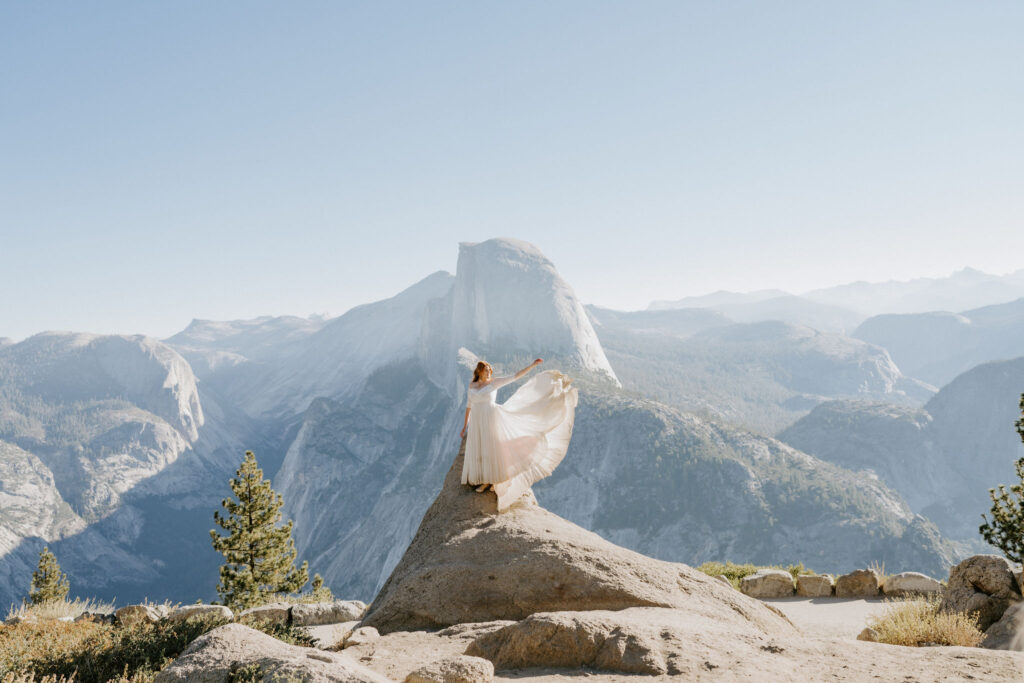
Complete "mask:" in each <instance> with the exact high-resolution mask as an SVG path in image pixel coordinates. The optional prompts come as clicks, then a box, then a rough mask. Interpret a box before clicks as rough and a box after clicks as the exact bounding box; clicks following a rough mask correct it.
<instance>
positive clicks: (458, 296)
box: [451, 238, 618, 382]
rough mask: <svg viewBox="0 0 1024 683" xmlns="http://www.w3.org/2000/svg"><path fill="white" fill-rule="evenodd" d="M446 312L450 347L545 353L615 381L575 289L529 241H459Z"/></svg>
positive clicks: (478, 351)
mask: <svg viewBox="0 0 1024 683" xmlns="http://www.w3.org/2000/svg"><path fill="white" fill-rule="evenodd" d="M451 314H452V318H451V331H452V334H453V338H452V341H453V342H454V344H455V349H458V348H461V347H466V348H468V349H470V350H471V351H473V352H474V353H476V354H477V355H481V356H483V355H485V354H488V353H490V354H498V355H499V356H502V357H506V358H509V357H515V356H533V355H540V356H544V355H551V356H556V357H559V358H562V359H565V360H567V361H569V362H570V364H572V365H576V366H578V367H580V368H583V369H585V370H589V371H592V372H595V373H597V374H600V375H605V376H607V377H609V378H611V379H612V380H614V381H616V382H617V381H618V380H617V379H616V377H615V372H614V371H613V370H612V367H611V365H610V364H609V363H608V359H607V358H606V357H605V354H604V349H602V348H601V343H600V342H599V341H598V339H597V334H596V333H595V332H594V328H593V326H592V325H591V323H590V319H589V318H588V316H587V314H586V311H585V310H584V308H583V304H582V303H581V302H580V301H579V299H578V298H577V297H576V293H575V292H574V291H573V289H572V287H570V286H569V284H568V283H567V282H566V281H565V280H563V279H562V276H561V275H559V273H558V271H557V270H556V269H555V266H554V264H553V263H552V262H551V261H550V260H549V259H548V258H547V257H546V256H545V255H544V254H543V253H542V252H541V251H540V249H538V248H537V247H535V246H534V245H532V244H530V243H528V242H523V241H521V240H514V239H508V238H499V239H491V240H487V241H486V242H478V243H472V242H463V243H461V244H460V245H459V261H458V268H457V270H456V275H455V286H454V288H453V289H452V311H451Z"/></svg>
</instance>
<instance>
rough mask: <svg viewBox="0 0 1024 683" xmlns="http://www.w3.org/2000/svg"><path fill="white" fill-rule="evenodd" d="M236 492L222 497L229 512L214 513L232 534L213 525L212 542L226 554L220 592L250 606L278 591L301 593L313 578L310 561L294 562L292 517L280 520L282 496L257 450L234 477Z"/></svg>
mask: <svg viewBox="0 0 1024 683" xmlns="http://www.w3.org/2000/svg"><path fill="white" fill-rule="evenodd" d="M231 490H232V492H234V494H235V498H237V500H235V499H233V498H225V499H224V501H223V502H222V503H221V506H222V507H223V508H224V510H225V511H226V513H227V514H225V515H222V514H220V512H214V513H213V519H214V521H215V522H216V523H217V525H218V526H220V527H221V529H223V530H224V531H225V532H227V535H224V536H221V535H219V534H218V533H217V531H216V530H211V531H210V537H211V539H212V540H213V547H214V549H215V550H217V551H218V552H219V553H221V554H223V555H224V560H225V564H224V565H223V566H222V567H221V568H220V583H219V584H217V593H218V594H219V595H220V597H221V599H222V600H223V602H224V604H226V605H228V606H230V607H234V608H242V609H245V608H247V607H253V606H255V605H261V604H264V603H266V602H270V601H271V600H272V599H273V596H275V595H281V594H284V593H297V592H298V591H300V590H302V587H303V586H305V585H306V582H307V581H309V572H308V571H307V563H305V562H303V563H302V566H301V567H300V568H298V569H296V568H295V555H296V553H295V542H294V541H293V540H292V522H291V520H289V521H288V522H287V523H286V524H284V525H281V526H278V523H279V522H280V521H281V505H282V504H283V501H282V500H281V496H280V495H279V494H277V493H276V492H275V491H274V489H272V488H270V482H269V481H265V480H264V479H263V470H261V469H260V467H259V465H258V464H257V463H256V456H255V455H253V452H252V451H246V452H245V460H243V461H242V464H241V465H240V466H239V468H238V470H237V471H236V472H235V478H234V479H232V480H231Z"/></svg>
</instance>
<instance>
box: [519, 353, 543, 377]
mask: <svg viewBox="0 0 1024 683" xmlns="http://www.w3.org/2000/svg"><path fill="white" fill-rule="evenodd" d="M543 362H544V359H543V358H538V359H537V360H535V361H533V362H532V363H530V364H529V365H527V366H526V367H525V368H523V369H522V370H520V371H519V372H517V373H516V375H515V377H513V379H514V380H515V379H519V378H520V377H522V376H523V375H525V374H526V373H528V372H529V371H530V370H533V369H534V368H535V367H537V366H538V365H540V364H541V363H543Z"/></svg>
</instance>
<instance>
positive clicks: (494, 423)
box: [462, 370, 578, 512]
mask: <svg viewBox="0 0 1024 683" xmlns="http://www.w3.org/2000/svg"><path fill="white" fill-rule="evenodd" d="M514 380H515V378H514V377H511V376H509V377H495V378H494V379H492V380H491V381H490V382H489V383H488V384H487V386H484V387H480V388H479V389H474V388H472V387H470V388H469V392H468V396H467V399H466V400H467V405H468V406H469V425H468V426H467V429H466V456H465V460H464V461H463V464H462V483H463V484H472V485H479V484H493V485H494V492H495V493H496V494H497V495H498V511H499V512H503V511H505V510H507V509H508V508H509V506H511V505H512V503H514V502H516V501H517V500H518V499H519V498H520V497H521V496H522V495H523V494H524V493H526V492H527V491H528V490H529V489H530V487H531V486H532V485H533V483H534V482H536V481H538V480H539V479H543V478H544V477H546V476H548V475H550V474H551V473H552V472H553V471H554V470H555V467H557V466H558V463H560V462H562V458H564V457H565V452H566V450H568V448H569V439H570V438H571V437H572V426H573V420H574V419H575V417H576V402H577V400H578V393H577V391H576V389H575V388H573V387H572V386H570V383H571V382H572V380H570V379H569V378H568V377H567V376H566V375H563V374H562V373H560V372H557V371H555V370H547V371H545V372H541V373H539V374H537V375H535V376H534V377H532V378H531V379H529V380H528V381H527V382H526V383H525V384H523V386H521V387H519V388H518V389H517V390H516V392H515V393H514V394H512V396H510V397H509V399H508V400H507V401H505V403H503V404H499V403H498V402H497V393H498V389H499V388H501V387H503V386H505V385H506V384H508V383H509V382H512V381H514Z"/></svg>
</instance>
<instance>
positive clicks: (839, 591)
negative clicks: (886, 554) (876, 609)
mask: <svg viewBox="0 0 1024 683" xmlns="http://www.w3.org/2000/svg"><path fill="white" fill-rule="evenodd" d="M878 588H879V585H878V574H876V573H875V570H874V569H858V570H856V571H852V572H850V573H849V574H843V575H842V576H840V577H839V578H838V579H836V597H837V598H877V597H878Z"/></svg>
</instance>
